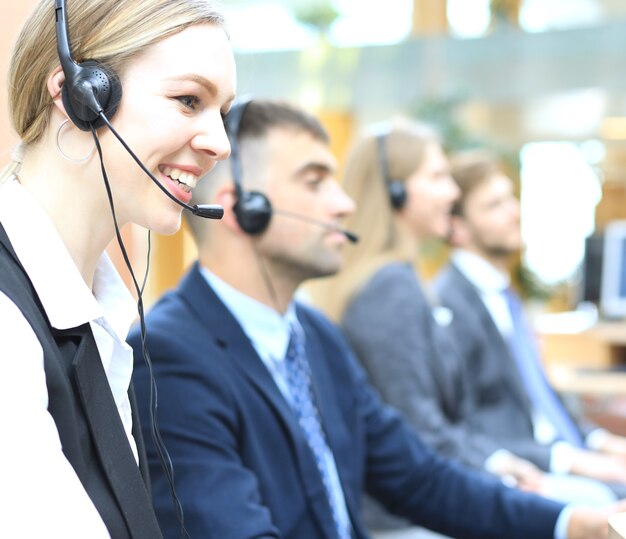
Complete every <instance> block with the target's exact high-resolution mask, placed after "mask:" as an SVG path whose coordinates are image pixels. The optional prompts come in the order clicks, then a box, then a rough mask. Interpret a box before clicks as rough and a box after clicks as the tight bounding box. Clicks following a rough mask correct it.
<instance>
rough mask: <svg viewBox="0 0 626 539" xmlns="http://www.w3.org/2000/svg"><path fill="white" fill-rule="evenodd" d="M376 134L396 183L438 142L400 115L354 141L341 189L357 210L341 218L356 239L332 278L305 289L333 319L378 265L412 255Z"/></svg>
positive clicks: (416, 167) (429, 132) (425, 128)
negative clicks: (390, 191) (391, 193)
mask: <svg viewBox="0 0 626 539" xmlns="http://www.w3.org/2000/svg"><path fill="white" fill-rule="evenodd" d="M381 134H383V135H384V144H383V148H384V151H385V158H386V161H387V169H388V175H389V179H394V180H398V181H400V182H405V181H406V180H407V178H408V177H409V176H411V175H412V174H413V173H414V172H415V171H417V170H419V169H420V167H421V166H422V165H423V163H424V156H425V154H426V150H427V148H428V147H429V146H431V145H432V144H437V145H438V144H439V143H440V142H439V137H438V135H437V133H436V132H435V130H434V129H432V128H431V127H429V126H427V125H425V124H422V123H418V122H415V121H411V120H407V119H402V120H396V121H395V122H393V123H387V124H383V125H375V126H372V127H371V128H370V129H368V130H367V131H366V132H365V133H364V134H363V135H362V136H361V137H360V138H359V139H358V140H357V141H356V143H355V144H354V146H353V148H352V150H351V152H350V153H349V155H348V158H347V161H346V165H345V172H344V178H343V183H342V187H343V188H344V190H345V191H346V193H347V194H348V195H350V196H351V197H352V199H353V200H354V201H355V202H356V211H355V212H354V213H353V214H352V215H351V216H350V217H349V218H348V219H347V220H346V222H345V228H346V229H348V230H350V231H353V232H354V233H355V234H357V235H358V236H359V242H358V243H357V244H356V245H355V246H349V247H348V248H347V249H346V252H345V261H344V265H343V267H342V269H341V270H340V272H339V274H338V275H337V276H335V277H331V278H327V279H323V280H320V281H319V282H316V283H312V284H311V285H310V286H309V288H308V289H309V291H310V293H311V295H312V298H313V301H314V303H315V304H317V305H318V306H319V307H320V308H322V309H323V310H324V311H325V312H326V313H327V314H328V315H329V316H330V317H331V318H333V319H335V320H339V319H340V318H341V316H342V315H343V312H344V310H345V309H346V307H347V305H348V303H349V302H350V300H351V298H352V297H353V296H354V294H355V293H356V292H357V291H358V289H359V288H360V287H361V286H362V285H363V284H365V282H366V281H367V280H368V279H369V277H370V276H371V275H372V274H373V273H374V272H375V271H376V270H377V269H378V268H380V267H381V266H382V265H384V264H386V263H388V262H391V261H398V260H407V261H412V260H414V258H415V256H416V251H417V248H416V244H415V240H414V239H413V237H412V236H411V235H410V234H409V233H408V232H407V231H406V230H405V229H404V228H403V227H401V226H400V225H399V222H398V220H397V219H396V218H395V213H396V212H397V211H398V210H395V209H394V208H393V207H392V205H391V200H390V198H389V192H388V189H387V185H386V183H385V177H384V173H383V168H382V161H381V159H382V156H381V155H380V150H379V147H378V140H377V139H378V137H379V136H380V135H381Z"/></svg>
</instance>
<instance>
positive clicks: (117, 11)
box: [0, 0, 224, 182]
mask: <svg viewBox="0 0 626 539" xmlns="http://www.w3.org/2000/svg"><path fill="white" fill-rule="evenodd" d="M54 9H55V6H54V0H40V2H39V4H37V6H36V7H35V9H34V11H33V12H32V13H31V15H30V17H29V18H28V20H27V21H26V23H25V24H24V27H23V28H22V31H21V33H20V35H19V37H18V39H17V42H16V44H15V48H14V51H13V56H12V59H11V64H10V67H9V74H8V90H9V110H10V117H11V124H12V126H13V129H14V130H15V132H16V133H17V134H18V136H19V137H20V139H21V141H22V142H21V145H22V146H28V145H29V144H32V143H35V142H37V141H38V140H39V139H41V137H42V136H43V134H44V133H45V131H46V129H47V127H48V123H49V120H50V110H51V109H50V107H51V106H52V98H51V96H50V94H49V93H48V90H47V85H46V81H47V78H48V76H49V74H50V73H51V72H52V70H53V69H54V68H55V67H57V66H58V65H59V58H58V55H57V42H56V34H55V12H54ZM67 21H68V27H69V35H70V43H71V46H72V56H73V58H74V59H75V60H76V61H77V62H82V61H84V60H97V61H99V62H102V63H104V64H105V65H106V66H107V67H109V68H110V69H112V70H113V71H115V72H116V73H117V74H118V75H119V76H121V75H122V74H123V72H124V67H125V66H126V64H127V63H128V61H129V60H130V59H131V58H133V57H135V56H137V55H138V54H140V53H142V52H143V51H145V49H146V48H148V47H149V46H150V45H152V44H154V43H155V42H157V41H159V40H161V39H164V38H166V37H168V36H170V35H172V34H175V33H177V32H180V31H182V30H184V29H185V28H187V27H189V26H193V25H196V24H202V23H208V24H214V25H217V26H220V27H221V26H223V25H224V20H223V17H222V15H221V14H220V13H219V12H218V11H217V10H216V9H215V3H214V2H213V1H211V0H68V1H67ZM208 61H210V59H208ZM18 153H20V152H18ZM18 169H19V162H18V161H16V160H14V161H13V162H12V163H11V164H10V165H9V166H8V167H7V168H5V170H3V171H2V175H1V176H0V182H1V181H2V179H4V178H5V177H6V176H8V175H10V174H13V173H15V172H17V170H18Z"/></svg>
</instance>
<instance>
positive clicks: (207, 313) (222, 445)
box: [129, 265, 562, 539]
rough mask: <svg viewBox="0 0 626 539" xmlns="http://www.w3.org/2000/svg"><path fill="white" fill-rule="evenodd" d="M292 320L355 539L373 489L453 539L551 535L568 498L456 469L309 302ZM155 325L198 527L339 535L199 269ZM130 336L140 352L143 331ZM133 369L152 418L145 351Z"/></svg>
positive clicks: (180, 484) (165, 514) (166, 506)
mask: <svg viewBox="0 0 626 539" xmlns="http://www.w3.org/2000/svg"><path fill="white" fill-rule="evenodd" d="M297 315H298V319H299V321H300V323H301V325H302V326H303V329H304V331H305V333H306V336H307V354H308V357H309V360H310V364H311V370H312V376H313V383H314V390H315V392H316V395H317V402H318V406H319V408H320V414H321V420H322V423H323V426H324V429H325V431H326V434H327V438H328V444H329V446H330V449H331V450H332V452H333V455H334V457H335V461H336V463H337V468H338V472H339V476H340V480H341V483H342V487H343V491H344V494H345V499H346V504H347V507H348V511H349V513H350V517H351V521H352V524H353V527H354V531H355V537H356V538H364V537H367V534H366V531H365V530H364V527H363V525H362V523H361V519H360V516H359V505H360V500H361V493H362V492H363V491H364V490H368V491H369V492H370V493H371V494H373V495H374V497H376V498H378V499H379V500H381V501H383V503H384V504H385V505H386V506H387V507H388V508H389V509H391V510H392V511H395V512H396V513H399V514H401V515H403V516H406V517H408V518H410V519H411V520H413V521H416V522H419V523H420V524H422V525H425V526H431V527H433V528H435V529H438V530H439V531H441V532H443V533H445V534H447V535H457V536H459V537H464V538H467V539H471V538H475V539H489V538H493V539H506V538H507V537H508V538H511V539H515V538H519V539H522V538H523V539H529V538H533V537H535V538H545V539H552V538H553V530H554V525H555V522H556V519H557V516H558V514H559V512H560V510H561V508H562V506H561V505H560V504H557V503H553V502H549V501H546V500H543V499H541V498H537V497H533V496H524V495H522V494H521V493H519V492H517V491H515V490H512V489H508V488H506V487H504V486H502V485H501V484H500V483H499V482H497V481H492V480H491V479H489V478H485V477H483V476H482V475H479V474H473V473H468V474H464V473H461V472H460V471H459V470H460V467H459V465H456V464H453V463H449V462H447V461H444V460H442V459H441V458H439V457H437V456H436V455H435V454H434V453H433V452H432V451H431V450H429V449H427V448H426V446H425V445H424V444H422V443H421V441H420V440H419V439H418V438H417V437H416V436H415V435H413V434H411V432H410V428H408V427H407V426H406V425H405V424H404V423H403V421H402V420H401V419H400V417H399V415H398V414H397V413H396V412H394V411H393V410H392V409H391V408H389V407H386V406H385V405H383V404H381V402H380V400H379V398H378V397H377V395H376V394H375V393H374V391H373V390H372V389H371V388H370V386H369V385H368V383H367V381H366V379H365V375H364V373H363V372H362V370H361V369H360V368H359V367H358V366H357V363H356V360H355V359H354V357H353V355H352V353H351V351H350V349H349V348H348V346H347V344H346V342H345V341H344V339H343V338H342V336H341V334H340V332H339V331H338V329H337V328H336V327H335V326H334V325H332V323H331V322H330V321H328V320H327V319H326V318H324V317H323V316H322V315H320V314H319V313H317V312H315V311H313V310H311V309H308V308H305V307H302V306H298V308H297ZM147 324H148V346H149V349H150V353H151V356H152V361H153V365H154V372H155V376H156V381H157V385H158V390H159V396H158V399H159V424H160V425H161V433H162V435H163V437H164V439H165V443H166V445H167V447H168V449H169V452H170V455H171V457H172V461H173V464H174V473H175V480H176V487H177V492H178V496H179V498H180V500H181V502H182V505H183V508H184V511H185V521H186V525H187V529H188V531H189V533H190V535H191V536H192V537H199V538H202V539H208V538H210V537H216V538H220V539H223V538H228V539H239V538H249V537H284V538H290V539H322V538H327V537H333V536H334V526H333V519H332V515H331V510H330V507H329V505H328V502H327V498H326V496H325V491H324V487H323V484H322V481H321V478H320V475H319V473H318V470H317V467H316V464H315V460H314V457H313V453H312V452H311V451H310V449H309V447H308V445H307V442H306V440H305V437H304V434H303V432H302V430H301V429H300V427H299V425H298V423H297V421H296V419H295V416H294V414H293V413H292V411H291V409H290V408H289V405H288V404H287V402H286V401H285V399H284V398H283V396H282V394H281V392H280V390H279V389H278V387H277V386H276V385H275V383H274V380H273V378H272V377H271V375H270V374H269V372H268V370H267V369H266V367H265V365H264V364H263V362H262V360H261V359H260V358H259V356H258V355H257V353H256V351H255V350H254V348H253V346H252V344H251V343H250V341H249V340H248V338H247V337H246V335H245V334H244V333H243V331H242V329H241V327H240V326H239V324H238V323H237V322H236V320H235V319H234V317H233V316H232V315H231V314H230V312H229V311H228V310H227V309H226V307H225V306H224V305H223V304H222V303H221V302H220V300H219V299H218V297H217V296H216V294H215V293H214V291H213V290H212V289H211V288H210V287H209V285H208V284H207V282H206V281H205V280H204V278H203V277H202V275H201V273H200V271H199V269H198V266H197V265H195V266H194V267H193V268H192V269H191V271H190V272H189V273H188V275H187V276H185V277H184V279H183V280H182V282H181V284H180V285H179V287H178V288H177V289H176V290H175V291H173V292H170V293H168V294H167V295H165V296H164V297H163V298H162V299H161V300H160V301H159V302H158V303H157V304H156V305H155V307H154V308H153V309H152V310H151V312H150V313H149V314H148V316H147ZM129 342H130V343H131V344H132V345H133V347H134V348H135V350H138V349H139V346H140V344H139V338H138V333H137V331H136V330H135V331H134V332H133V333H131V336H130V340H129ZM135 368H136V371H135V383H136V390H137V395H138V402H140V403H142V404H144V407H143V408H142V409H141V410H140V412H141V413H142V414H143V416H144V417H146V416H147V413H148V410H147V409H146V407H145V403H146V402H147V401H148V392H149V387H148V381H147V375H146V368H145V367H144V365H143V361H142V360H141V358H140V357H138V359H137V362H136V367H135ZM145 424H146V422H144V425H145ZM147 438H148V440H149V439H150V438H149V437H147ZM147 445H148V447H147V450H148V458H149V461H150V468H151V473H152V479H153V499H154V504H155V507H156V511H157V515H158V517H159V519H160V523H161V524H162V527H163V530H164V534H165V536H166V537H176V536H177V535H178V525H177V522H176V519H175V517H174V512H173V509H172V503H171V501H170V498H169V492H168V487H167V485H166V483H165V480H164V478H163V476H162V474H161V469H160V466H159V465H158V462H157V459H156V456H155V453H154V448H153V447H152V445H151V444H150V443H148V444H147ZM505 530H506V531H505ZM509 531H510V533H509Z"/></svg>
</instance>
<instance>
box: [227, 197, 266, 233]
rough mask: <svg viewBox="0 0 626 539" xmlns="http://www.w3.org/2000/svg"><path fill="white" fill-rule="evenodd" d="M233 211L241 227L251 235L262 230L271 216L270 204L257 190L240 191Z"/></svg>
mask: <svg viewBox="0 0 626 539" xmlns="http://www.w3.org/2000/svg"><path fill="white" fill-rule="evenodd" d="M233 211H234V212H235V217H236V218H237V223H239V226H240V227H241V229H242V230H243V231H244V232H246V233H248V234H252V235H255V234H260V233H261V232H263V231H264V230H265V229H266V228H267V227H268V225H269V224H270V219H271V218H272V204H271V203H270V201H269V199H268V198H267V196H265V195H264V194H263V193H260V192H259V191H242V192H241V194H240V195H239V196H238V197H237V202H236V203H235V206H234V207H233Z"/></svg>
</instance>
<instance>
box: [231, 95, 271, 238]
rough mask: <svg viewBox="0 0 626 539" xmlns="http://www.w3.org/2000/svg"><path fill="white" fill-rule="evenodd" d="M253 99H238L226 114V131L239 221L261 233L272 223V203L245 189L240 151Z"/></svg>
mask: <svg viewBox="0 0 626 539" xmlns="http://www.w3.org/2000/svg"><path fill="white" fill-rule="evenodd" d="M250 101H251V99H242V100H239V101H237V102H236V103H235V104H234V105H233V106H232V107H231V109H230V111H229V113H228V115H227V116H226V120H225V125H226V133H227V134H228V139H229V141H230V165H231V170H232V176H233V183H234V184H235V191H236V193H237V202H235V205H234V206H233V211H234V212H235V217H236V218H237V223H239V226H240V227H241V229H242V230H243V231H244V232H246V233H247V234H252V235H255V234H260V233H261V232H263V231H264V230H265V229H267V227H268V226H269V224H270V219H271V218H272V203H271V202H270V200H269V198H267V196H266V195H264V194H263V193H261V192H259V191H244V189H243V185H242V182H241V176H242V172H241V157H240V151H239V126H240V125H241V118H242V116H243V114H244V112H245V110H246V108H247V106H248V105H249V104H250Z"/></svg>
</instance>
